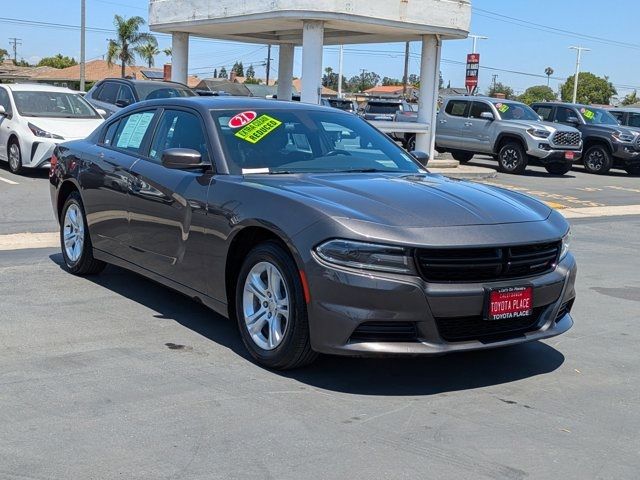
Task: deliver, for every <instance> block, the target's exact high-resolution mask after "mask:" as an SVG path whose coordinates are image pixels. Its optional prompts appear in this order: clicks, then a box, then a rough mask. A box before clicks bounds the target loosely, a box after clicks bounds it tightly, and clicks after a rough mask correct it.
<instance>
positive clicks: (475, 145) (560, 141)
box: [436, 97, 582, 175]
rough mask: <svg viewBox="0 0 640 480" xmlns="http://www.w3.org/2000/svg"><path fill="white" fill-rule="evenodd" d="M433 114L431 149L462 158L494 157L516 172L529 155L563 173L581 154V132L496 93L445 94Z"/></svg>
mask: <svg viewBox="0 0 640 480" xmlns="http://www.w3.org/2000/svg"><path fill="white" fill-rule="evenodd" d="M443 107H444V108H442V109H441V110H440V112H439V113H438V117H437V124H436V150H438V152H440V153H443V152H450V153H451V154H452V155H453V158H455V159H456V160H458V161H460V162H462V163H465V162H468V161H469V160H471V159H472V158H473V156H474V155H475V154H486V155H491V156H493V157H494V158H495V159H496V160H498V165H499V170H500V171H501V172H505V173H515V174H521V173H523V172H524V171H525V169H526V168H527V163H528V162H529V159H530V158H531V157H535V158H536V159H537V160H538V161H539V162H541V163H542V164H543V165H544V167H545V168H546V169H547V171H548V172H549V173H552V174H554V175H564V174H565V173H567V172H568V171H569V170H570V169H571V166H572V164H573V162H575V161H577V160H579V159H580V157H581V156H582V135H581V134H580V132H579V131H578V130H576V129H575V128H573V127H569V126H566V125H559V124H557V123H547V122H543V121H541V119H540V117H539V116H538V114H537V113H536V112H534V111H533V110H532V109H531V108H530V107H528V106H527V105H525V104H524V103H520V102H514V101H512V100H501V99H498V98H488V97H487V98H482V97H450V98H447V99H446V100H445V104H444V106H443Z"/></svg>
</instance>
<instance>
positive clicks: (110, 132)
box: [102, 121, 120, 147]
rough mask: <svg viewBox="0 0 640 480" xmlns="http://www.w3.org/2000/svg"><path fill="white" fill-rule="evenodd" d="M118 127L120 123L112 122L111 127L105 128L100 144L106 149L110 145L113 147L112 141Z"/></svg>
mask: <svg viewBox="0 0 640 480" xmlns="http://www.w3.org/2000/svg"><path fill="white" fill-rule="evenodd" d="M119 125H120V122H119V121H117V122H113V123H112V124H111V125H109V126H108V127H107V131H106V133H105V134H104V138H103V139H102V144H103V145H106V146H108V147H110V146H111V145H113V139H114V137H115V135H116V132H117V131H118V126H119Z"/></svg>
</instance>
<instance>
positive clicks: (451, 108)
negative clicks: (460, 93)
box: [436, 99, 471, 150]
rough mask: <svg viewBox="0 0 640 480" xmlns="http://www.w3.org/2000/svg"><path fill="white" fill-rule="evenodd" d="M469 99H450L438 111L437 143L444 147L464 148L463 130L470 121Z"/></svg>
mask: <svg viewBox="0 0 640 480" xmlns="http://www.w3.org/2000/svg"><path fill="white" fill-rule="evenodd" d="M470 104H471V102H469V101H468V100H453V99H452V100H449V101H448V102H447V104H446V106H445V107H444V109H443V110H441V111H440V113H438V116H437V120H436V121H437V124H436V145H437V146H438V147H443V148H451V149H461V150H464V149H465V146H464V144H463V143H464V140H463V131H464V129H465V123H466V122H467V121H468V119H467V117H468V115H469V107H470Z"/></svg>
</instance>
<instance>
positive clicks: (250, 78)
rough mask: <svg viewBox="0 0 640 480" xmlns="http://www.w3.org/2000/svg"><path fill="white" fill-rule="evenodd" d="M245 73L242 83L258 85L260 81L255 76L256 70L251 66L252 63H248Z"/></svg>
mask: <svg viewBox="0 0 640 480" xmlns="http://www.w3.org/2000/svg"><path fill="white" fill-rule="evenodd" d="M245 73H246V79H245V81H244V83H247V84H249V85H260V83H262V82H261V81H260V79H259V78H256V71H255V69H254V68H253V65H249V68H247V71H246V72H245Z"/></svg>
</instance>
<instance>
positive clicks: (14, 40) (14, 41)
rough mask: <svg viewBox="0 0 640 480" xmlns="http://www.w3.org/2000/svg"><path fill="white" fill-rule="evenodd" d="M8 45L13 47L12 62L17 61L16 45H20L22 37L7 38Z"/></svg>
mask: <svg viewBox="0 0 640 480" xmlns="http://www.w3.org/2000/svg"><path fill="white" fill-rule="evenodd" d="M9 45H11V46H12V47H13V63H16V64H17V63H18V47H19V46H20V45H22V39H21V38H16V37H12V38H10V39H9Z"/></svg>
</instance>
